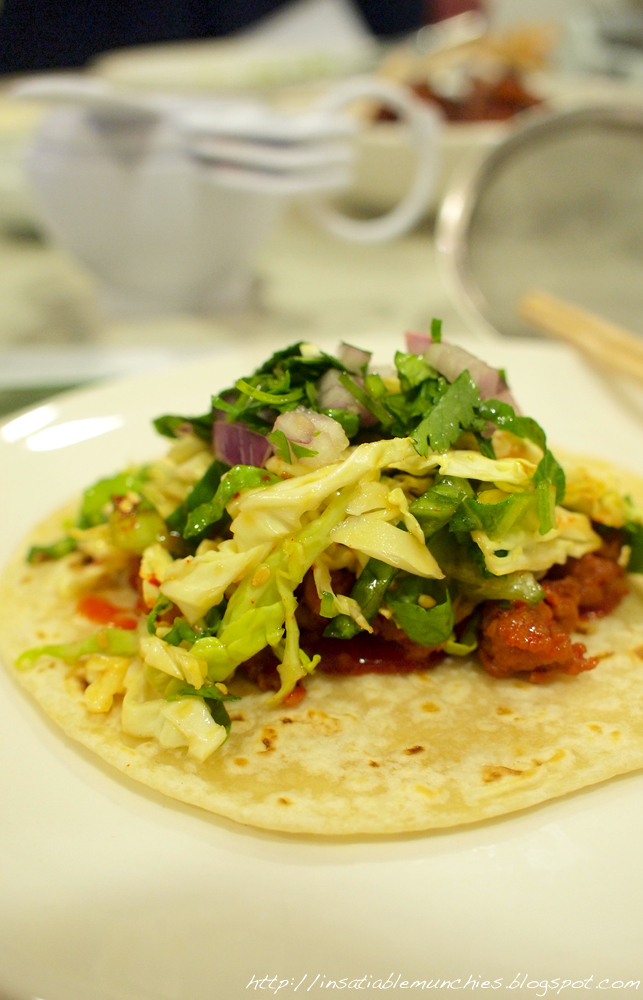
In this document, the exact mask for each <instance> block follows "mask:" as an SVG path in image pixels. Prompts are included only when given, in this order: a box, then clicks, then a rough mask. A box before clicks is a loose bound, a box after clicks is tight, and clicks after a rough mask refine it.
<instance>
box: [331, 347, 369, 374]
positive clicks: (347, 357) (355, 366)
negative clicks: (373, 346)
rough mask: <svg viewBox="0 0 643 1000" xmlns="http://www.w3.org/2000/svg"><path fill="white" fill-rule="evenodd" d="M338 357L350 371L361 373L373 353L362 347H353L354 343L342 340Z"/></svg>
mask: <svg viewBox="0 0 643 1000" xmlns="http://www.w3.org/2000/svg"><path fill="white" fill-rule="evenodd" d="M337 357H338V358H339V360H340V361H341V363H342V364H343V365H345V366H346V367H347V368H348V370H349V372H352V373H353V374H354V375H359V374H361V372H362V371H363V370H364V366H365V365H368V363H369V361H370V360H371V358H372V357H373V355H372V353H371V351H363V350H362V349H361V348H360V347H353V345H352V344H345V343H344V342H343V341H342V343H341V344H340V345H339V350H338V352H337Z"/></svg>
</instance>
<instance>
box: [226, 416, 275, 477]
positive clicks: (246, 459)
mask: <svg viewBox="0 0 643 1000" xmlns="http://www.w3.org/2000/svg"><path fill="white" fill-rule="evenodd" d="M212 443H213V446H214V456H215V458H218V459H219V461H220V462H225V463H226V465H256V466H259V468H261V467H263V465H264V463H265V461H266V459H267V458H268V456H269V455H270V453H271V452H272V447H271V445H270V442H269V441H268V439H267V438H265V437H264V436H263V434H258V433H257V432H256V431H253V430H250V428H249V427H246V425H245V424H241V423H234V422H232V423H230V422H228V421H226V420H216V421H215V423H214V426H213V429H212Z"/></svg>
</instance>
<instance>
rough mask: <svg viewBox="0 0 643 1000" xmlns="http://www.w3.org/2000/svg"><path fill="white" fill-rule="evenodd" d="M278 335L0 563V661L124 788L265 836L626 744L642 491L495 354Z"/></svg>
mask: <svg viewBox="0 0 643 1000" xmlns="http://www.w3.org/2000/svg"><path fill="white" fill-rule="evenodd" d="M407 340H408V344H407V351H406V352H397V354H396V355H395V367H394V368H391V370H390V371H388V372H387V371H375V370H372V368H371V359H370V355H369V354H368V352H366V351H362V350H360V349H358V348H354V347H350V346H348V345H342V347H341V348H340V351H339V354H338V356H337V357H333V356H331V355H329V354H326V353H324V352H323V351H320V350H319V349H317V348H315V347H313V346H312V345H309V344H304V343H299V344H296V345H294V346H293V347H291V348H289V349H287V350H284V351H279V352H277V353H276V354H275V355H273V357H272V358H270V360H269V361H267V362H266V363H265V364H264V365H262V366H261V367H260V368H259V369H258V370H257V371H255V372H254V373H253V374H252V375H250V376H248V377H246V378H241V379H239V380H238V381H237V382H236V384H235V386H233V387H232V388H230V389H228V390H225V391H223V392H220V393H219V394H218V395H215V396H214V397H213V398H212V402H211V406H210V409H209V410H208V412H207V413H205V414H203V415H202V416H198V417H193V416H183V415H167V416H163V417H160V418H158V419H157V420H156V421H155V426H156V429H157V430H158V431H159V432H160V433H161V434H162V435H164V436H166V437H167V438H169V439H170V440H171V446H170V449H169V452H168V454H167V455H166V456H165V457H164V458H162V459H160V460H157V461H153V462H151V463H150V464H149V465H146V466H143V467H136V468H129V469H126V470H124V471H122V472H120V473H118V474H116V475H114V476H111V477H110V478H107V479H104V480H101V481H100V482H98V483H96V484H94V485H93V486H90V487H89V488H88V489H87V490H86V492H85V493H84V495H83V497H82V498H81V501H80V503H79V504H75V505H74V506H72V507H70V508H68V509H66V510H65V511H62V512H59V513H58V514H56V515H54V516H53V517H52V518H51V519H50V520H49V521H47V522H46V523H45V524H43V525H41V526H40V527H39V528H38V529H37V530H36V531H35V533H34V534H33V537H32V538H31V539H30V542H29V548H28V552H27V553H26V555H27V558H26V559H25V550H24V549H23V550H22V551H21V552H20V553H19V554H18V556H17V557H16V558H15V560H14V561H13V563H12V564H11V565H10V566H9V567H8V568H7V570H6V571H5V573H4V576H3V579H2V582H1V583H0V642H1V645H2V650H3V653H4V657H5V659H6V661H7V664H8V665H9V666H10V668H11V669H12V671H13V672H14V674H15V676H16V677H17V678H18V679H19V681H20V683H21V684H22V685H24V687H25V688H26V689H27V690H28V691H29V692H30V693H31V694H32V695H33V696H34V697H35V699H36V700H37V701H38V702H39V704H40V705H41V707H42V708H43V710H44V711H45V713H46V714H47V715H48V716H49V717H50V718H51V719H53V720H54V721H55V722H56V723H57V724H58V725H59V726H60V727H61V728H62V729H63V730H64V731H65V732H66V733H67V734H68V735H69V736H71V737H72V738H73V739H75V740H78V741H80V742H81V743H82V744H84V745H85V746H87V747H89V748H90V749H91V750H93V751H95V752H96V753H97V754H98V755H99V756H100V757H102V758H103V759H104V760H106V761H108V762H109V763H111V764H113V765H114V766H115V767H117V768H119V769H120V770H121V771H123V772H124V773H126V774H128V775H129V776H130V777H132V778H134V779H135V780H137V781H140V782H143V783H144V784H145V785H147V786H149V787H152V788H154V789H157V790H158V791H160V792H162V793H164V794H166V795H168V796H171V797H173V798H176V799H179V800H182V801H184V802H187V803H191V804H193V805H196V806H199V807H201V808H203V809H206V810H210V811H211V812H214V813H217V814H220V815H222V816H226V817H229V818H231V819H234V820H237V821H239V822H241V823H247V824H251V825H255V826H258V827H263V828H269V829H275V830H283V831H290V832H306V833H316V834H327V835H328V834H356V833H361V834H364V833H368V834H375V833H393V832H402V831H410V830H428V829H432V828H440V827H450V826H454V825H456V824H460V823H469V822H473V821H476V820H480V819H484V818H486V817H491V816H497V815H500V814H505V813H509V812H512V811H514V810H517V809H521V808H524V807H526V806H530V805H532V804H535V803H538V802H543V801H545V800H548V799H551V798H554V797H556V796H560V795H563V794H565V793H567V792H570V791H572V790H574V789H578V788H582V787H584V786H586V785H590V784H592V783H595V782H598V781H602V780H604V779H606V778H609V777H611V776H613V775H616V774H622V773H624V772H627V771H631V770H633V769H636V768H638V767H640V766H642V765H643V726H642V725H641V714H642V712H643V709H642V707H641V706H643V662H642V659H643V613H642V612H643V603H642V596H641V591H640V590H639V584H638V580H639V579H640V576H638V574H640V573H641V572H643V483H642V482H641V480H639V479H638V478H637V477H635V476H633V475H631V474H627V473H624V472H621V471H619V470H617V469H615V468H613V467H612V466H610V465H609V464H607V463H601V462H598V461H595V460H591V459H588V460H583V459H579V458H575V457H573V456H564V455H558V456H557V457H555V456H554V454H553V453H552V451H551V450H550V449H549V447H548V445H547V441H546V438H545V434H544V432H543V431H542V429H541V428H540V426H539V425H538V424H537V423H536V422H535V421H534V420H532V419H531V418H529V417H526V416H523V415H521V414H520V412H519V410H518V408H517V406H516V404H515V403H514V401H513V399H512V397H511V393H510V391H509V389H508V387H507V384H506V381H505V376H504V373H503V372H501V371H497V370H494V369H492V368H489V367H488V366H487V365H486V364H484V363H483V362H481V361H479V360H478V359H477V358H474V357H473V356H472V355H470V354H468V353H467V352H465V351H463V350H461V349H460V348H457V347H454V346H453V345H448V344H445V343H443V342H442V340H441V335H440V325H439V323H437V322H434V324H433V327H432V334H431V336H424V335H409V336H408V338H407Z"/></svg>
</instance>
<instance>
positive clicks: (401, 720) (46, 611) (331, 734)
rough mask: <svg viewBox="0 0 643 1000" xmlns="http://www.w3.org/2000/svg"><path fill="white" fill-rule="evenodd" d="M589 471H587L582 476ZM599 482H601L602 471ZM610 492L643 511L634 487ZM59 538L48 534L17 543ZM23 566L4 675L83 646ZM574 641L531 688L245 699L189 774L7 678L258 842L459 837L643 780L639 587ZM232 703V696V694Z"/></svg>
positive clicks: (40, 579)
mask: <svg viewBox="0 0 643 1000" xmlns="http://www.w3.org/2000/svg"><path fill="white" fill-rule="evenodd" d="M592 467H596V463H593V466H592ZM600 468H601V469H602V471H603V472H604V473H605V475H607V474H608V473H609V475H613V470H612V469H611V467H609V466H607V465H606V464H601V466H600ZM619 483H620V485H623V486H625V485H626V487H627V490H628V492H630V493H631V494H632V493H634V494H635V496H636V497H637V498H639V500H640V498H643V482H642V481H641V480H640V479H638V478H635V477H633V476H628V477H627V479H624V478H621V479H620V480H619ZM58 534H60V519H59V518H58V519H51V520H50V521H49V522H47V523H46V524H44V525H42V526H41V528H40V529H38V531H37V532H36V533H35V534H34V536H33V537H32V538H31V539H30V542H31V543H33V542H37V541H40V542H43V541H50V540H51V539H52V538H54V537H56V536H57V535H58ZM24 552H25V549H22V551H21V553H20V555H19V556H18V557H16V559H15V560H14V561H13V563H12V564H11V565H10V566H9V567H8V568H7V569H6V571H5V573H4V576H3V578H2V580H1V581H0V647H1V648H2V652H3V654H4V658H5V659H6V662H7V664H8V665H9V666H11V665H12V664H13V663H14V662H15V660H16V658H17V656H18V655H19V654H20V653H21V652H23V651H24V650H25V649H28V648H29V647H30V646H34V645H42V644H43V643H51V642H61V641H63V642H67V641H71V640H74V639H78V638H81V637H84V636H86V635H88V634H91V632H92V631H95V629H96V627H95V626H91V624H90V623H88V622H87V620H86V619H84V618H82V617H80V616H78V615H76V614H75V613H74V612H73V607H72V603H71V602H65V601H63V600H61V599H60V598H58V597H56V596H55V593H54V588H53V585H52V579H53V577H54V576H55V573H56V565H55V564H54V563H43V564H41V565H38V566H28V565H26V564H25V562H24ZM631 588H632V592H631V594H630V595H629V596H628V597H627V598H626V599H625V601H624V602H623V603H622V604H621V606H620V607H619V608H618V609H617V611H616V612H615V613H614V614H612V615H610V616H609V617H608V618H606V619H603V620H601V621H598V622H596V623H594V624H592V625H591V626H589V628H590V631H589V632H587V633H584V634H583V635H578V636H577V637H575V638H576V639H578V641H582V642H584V643H585V645H586V646H587V650H588V654H589V655H590V656H598V657H600V663H599V665H598V666H597V667H596V669H595V670H591V671H588V672H586V673H583V674H580V675H579V676H577V677H560V678H557V679H555V680H553V681H551V682H549V683H545V684H540V685H532V684H530V683H528V682H527V681H524V680H518V679H508V680H494V679H492V678H491V677H489V676H488V675H487V674H486V673H485V672H484V671H483V670H482V669H481V668H480V667H479V666H478V665H477V663H476V661H475V659H474V658H473V657H472V658H470V659H468V660H465V661H463V660H462V659H460V658H450V659H447V660H446V661H445V662H444V663H443V664H442V665H441V666H438V667H436V668H434V669H431V670H428V671H426V672H424V673H416V674H410V675H406V676H402V677H397V676H381V675H365V676H362V677H348V678H338V677H330V676H324V675H323V674H318V675H316V676H314V677H312V678H310V679H309V681H307V694H306V697H305V698H304V700H303V701H302V702H301V703H300V704H299V705H298V706H297V707H296V708H284V707H283V706H282V707H271V706H270V705H269V704H268V696H267V695H266V694H263V693H258V692H257V691H256V689H251V688H250V686H249V685H247V686H246V687H245V688H241V687H240V688H239V689H238V691H239V692H240V691H241V690H245V692H247V693H245V694H244V696H243V698H242V700H241V701H239V702H233V703H230V705H229V708H230V714H231V716H232V719H233V726H232V733H231V735H230V737H229V739H228V741H227V742H226V743H225V744H224V745H223V747H222V748H221V749H220V750H218V751H216V752H215V753H214V754H213V755H212V757H211V758H210V759H209V760H208V761H206V762H205V763H204V764H198V763H197V762H196V761H194V760H193V759H190V758H189V757H188V756H187V753H186V751H185V750H183V749H181V750H164V749H162V748H161V747H160V746H158V744H156V743H155V742H154V741H151V740H141V739H136V738H134V737H129V736H125V735H124V734H123V733H122V732H121V731H120V725H119V713H120V708H119V707H118V705H115V707H114V708H113V709H112V711H111V712H110V713H109V715H94V714H91V713H89V712H88V711H87V709H86V708H85V704H84V699H83V695H82V691H81V688H80V685H79V684H78V682H77V681H76V680H75V679H74V677H73V671H72V670H71V669H70V668H69V667H68V666H66V665H65V664H63V663H61V662H60V661H57V660H55V659H53V658H50V657H42V658H41V659H40V660H38V661H37V662H36V664H35V665H34V666H33V667H32V668H31V669H29V670H26V671H15V670H14V671H13V673H14V675H15V676H16V677H17V679H18V680H19V681H20V683H21V684H22V685H23V686H24V687H25V688H26V689H27V690H28V691H29V692H30V693H31V694H32V695H33V696H34V697H35V699H36V700H37V701H38V702H39V704H40V705H41V707H42V708H43V710H44V711H45V712H46V714H47V715H48V716H49V717H50V718H51V719H53V720H54V721H55V722H56V723H57V724H58V725H59V726H60V727H61V728H62V729H63V730H64V731H65V733H67V734H68V735H69V736H71V737H72V738H73V739H76V740H78V741H79V742H80V743H82V744H84V745H85V746H86V747H89V748H90V749H91V750H93V751H95V752H96V753H97V754H98V755H99V756H100V757H102V758H103V759H104V760H106V761H108V762H109V763H110V764H113V765H114V766H115V767H117V768H119V769H120V770H121V771H123V772H125V773H126V774H128V775H129V776H130V777H132V778H135V779H136V780H138V781H141V782H143V784H145V785H148V786H150V787H152V788H155V789H157V790H158V791H160V792H163V793H164V794H166V795H168V796H171V797H173V798H176V799H180V800H182V801H184V802H188V803H191V804H193V805H196V806H200V807H201V808H203V809H207V810H210V811H211V812H214V813H218V814H220V815H222V816H227V817H230V818H231V819H234V820H237V821H238V822H240V823H248V824H251V825H254V826H258V827H263V828H266V829H273V830H282V831H288V832H293V833H313V834H328V835H331V834H378V833H380V834H381V833H400V832H403V831H411V830H429V829H434V828H440V827H450V826H454V825H456V824H460V823H471V822H474V821H476V820H481V819H485V818H487V817H491V816H498V815H501V814H504V813H509V812H512V811H514V810H517V809H523V808H525V807H526V806H530V805H534V804H535V803H538V802H543V801H546V800H548V799H552V798H555V797H557V796H560V795H564V794H565V793H566V792H571V791H574V790H575V789H578V788H582V787H584V786H586V785H591V784H594V783H595V782H599V781H603V780H605V779H606V778H610V777H613V776H614V775H617V774H623V773H625V772H628V771H632V770H635V769H637V768H639V767H642V766H643V581H642V579H641V578H640V577H632V578H631ZM235 690H236V689H235Z"/></svg>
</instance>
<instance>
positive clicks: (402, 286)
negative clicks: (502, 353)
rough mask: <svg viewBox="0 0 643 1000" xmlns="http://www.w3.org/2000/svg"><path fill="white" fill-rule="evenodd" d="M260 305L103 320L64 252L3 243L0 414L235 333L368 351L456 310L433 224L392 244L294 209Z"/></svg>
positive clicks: (27, 237)
mask: <svg viewBox="0 0 643 1000" xmlns="http://www.w3.org/2000/svg"><path fill="white" fill-rule="evenodd" d="M257 274H258V277H257V288H256V294H255V304H254V305H253V306H252V307H251V308H248V309H246V310H244V311H242V312H236V313H230V314H219V315H217V316H213V317H210V318H207V319H205V318H204V319H201V318H197V317H194V316H184V317H181V316H177V317H168V318H160V319H153V320H152V319H150V320H140V321H137V320H127V321H124V320H111V321H109V320H105V319H103V318H101V316H100V315H99V312H98V307H97V303H96V299H95V291H94V286H93V282H92V280H91V278H90V277H89V275H88V274H86V273H85V272H84V271H83V269H82V268H81V267H80V266H79V265H78V264H76V263H75V262H74V261H72V260H71V259H69V258H68V257H67V256H65V254H64V253H63V252H62V251H61V250H59V249H58V248H56V247H54V246H52V245H50V244H47V243H45V242H42V241H41V240H40V239H38V238H36V237H35V236H34V235H31V234H23V235H18V234H14V235H13V236H12V235H9V234H5V235H4V236H3V237H2V239H0V353H1V356H2V366H1V370H0V413H2V414H6V413H9V412H11V411H12V410H15V409H18V408H21V407H24V406H28V405H30V404H31V403H33V402H35V401H37V400H38V399H41V398H44V397H45V396H47V395H50V394H51V393H53V392H56V391H60V390H63V389H67V388H70V387H72V386H75V385H80V384H84V383H88V382H92V381H96V380H98V379H101V378H105V377H113V376H115V375H120V374H128V373H134V372H138V371H143V370H151V369H152V368H154V367H161V366H164V365H168V364H178V363H180V362H181V361H183V360H188V359H191V358H194V357H195V356H196V355H197V354H199V353H213V352H216V350H217V348H218V347H221V346H223V345H225V344H227V343H229V342H230V341H231V340H235V341H239V340H240V339H241V340H243V341H244V342H246V343H248V344H250V343H257V342H261V341H262V342H264V343H265V345H266V351H270V350H271V349H273V348H276V347H278V346H281V345H283V344H284V343H287V342H291V341H295V340H302V339H303V340H310V341H313V342H314V341H318V340H322V339H326V338H331V339H333V338H334V339H336V340H338V341H339V340H348V341H355V342H358V343H359V342H361V343H363V344H365V346H368V337H369V335H370V334H372V333H374V332H383V331H390V333H391V338H392V340H393V339H394V338H396V337H397V338H399V337H400V335H401V333H402V332H403V331H404V330H407V329H418V330H424V329H426V328H427V326H428V325H429V324H430V321H431V318H432V316H433V315H436V316H440V317H442V318H443V319H444V320H445V321H447V322H448V323H449V324H450V325H453V322H454V321H455V314H454V311H453V306H452V305H451V304H450V302H449V301H448V298H447V295H446V293H445V291H444V290H443V288H442V286H441V283H440V279H439V275H438V272H437V265H436V262H435V255H434V247H433V242H432V227H431V224H430V222H427V223H425V224H423V225H422V226H421V227H419V228H418V229H417V230H415V231H414V232H412V233H410V234H409V235H407V236H405V237H403V238H402V239H399V240H397V241H396V242H394V243H386V244H378V245H364V244H347V243H344V242H342V241H340V240H339V239H337V238H335V237H333V236H331V235H330V234H327V233H324V232H322V231H321V230H320V229H319V228H318V227H315V226H314V225H312V224H311V223H309V222H308V220H307V219H306V218H305V216H304V214H303V212H301V211H299V210H297V209H296V208H293V209H292V210H291V211H290V212H289V213H288V215H287V216H286V217H285V219H284V220H283V222H282V223H281V225H280V226H279V227H278V228H277V229H276V230H275V231H274V232H273V233H272V235H271V237H270V238H269V241H268V242H267V244H266V245H265V247H264V249H263V252H262V254H261V258H260V261H259V266H258V271H257Z"/></svg>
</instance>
